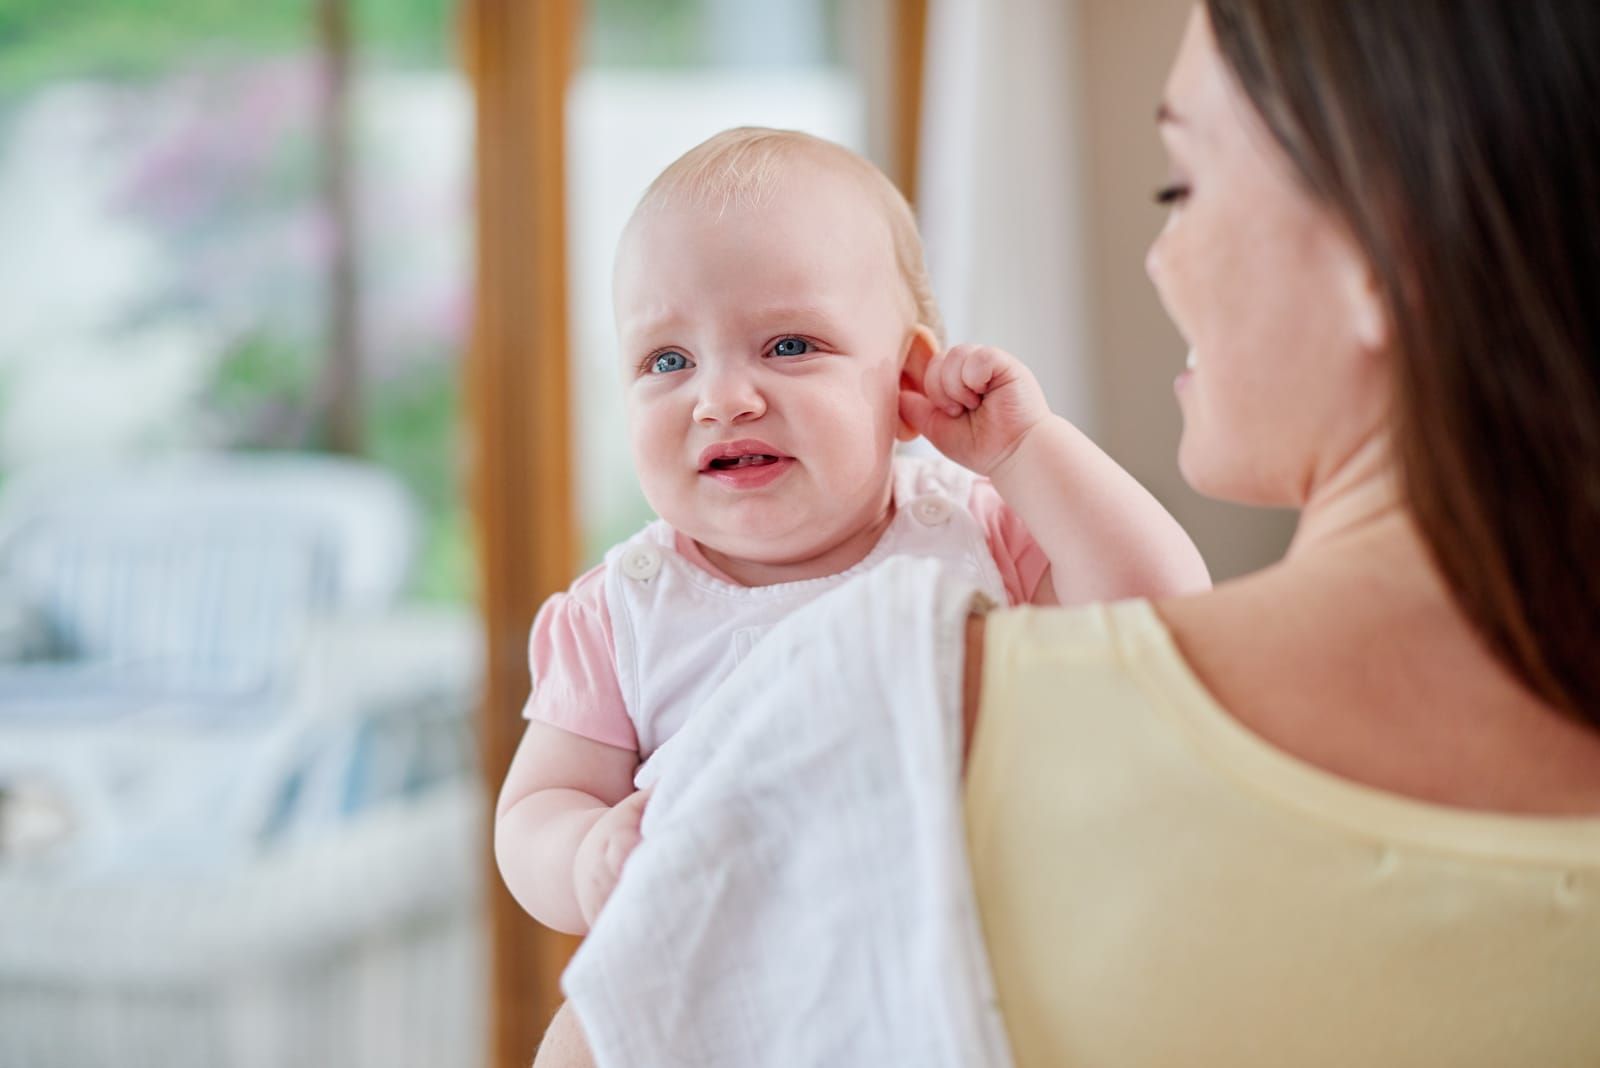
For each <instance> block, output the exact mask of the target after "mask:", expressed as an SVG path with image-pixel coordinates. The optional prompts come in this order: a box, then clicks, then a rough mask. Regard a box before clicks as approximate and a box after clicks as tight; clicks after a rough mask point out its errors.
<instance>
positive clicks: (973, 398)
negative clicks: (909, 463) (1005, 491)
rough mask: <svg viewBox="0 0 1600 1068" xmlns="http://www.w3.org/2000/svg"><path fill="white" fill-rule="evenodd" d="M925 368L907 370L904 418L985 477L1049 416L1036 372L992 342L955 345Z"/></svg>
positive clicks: (902, 407) (902, 399)
mask: <svg viewBox="0 0 1600 1068" xmlns="http://www.w3.org/2000/svg"><path fill="white" fill-rule="evenodd" d="M920 371H921V373H920V376H919V375H918V373H917V370H916V369H913V368H912V367H911V366H909V365H908V366H907V368H906V375H905V379H904V380H903V381H902V384H901V389H900V418H901V419H903V420H905V422H906V423H907V425H909V426H910V427H911V428H912V429H913V430H915V431H917V433H919V434H922V435H923V436H924V437H926V438H927V439H928V440H929V441H930V442H932V443H933V447H934V448H936V449H938V450H939V451H940V452H942V453H944V454H945V455H946V456H948V457H950V459H952V460H954V461H955V462H956V463H958V464H961V465H962V466H963V467H966V468H969V469H971V470H973V471H976V472H978V473H979V474H980V475H988V474H991V473H992V472H993V471H994V469H995V467H996V466H998V465H999V463H1000V462H1001V461H1002V460H1004V459H1005V458H1006V457H1007V456H1010V455H1011V454H1012V453H1013V452H1014V451H1016V448H1017V445H1018V444H1020V443H1021V441H1022V439H1023V437H1024V436H1025V435H1026V434H1027V433H1028V431H1030V430H1032V429H1033V428H1034V427H1035V426H1036V425H1038V424H1039V423H1040V422H1042V421H1043V420H1044V419H1045V417H1046V416H1048V415H1049V414H1050V408H1049V406H1048V405H1047V404H1046V403H1045V399H1044V391H1043V390H1041V389H1040V388H1039V382H1038V380H1037V379H1035V378H1034V377H1033V372H1031V371H1029V370H1028V369H1027V368H1026V367H1025V366H1023V364H1022V361H1021V360H1018V359H1017V358H1016V357H1015V356H1013V355H1011V354H1010V353H1009V352H1005V351H1003V350H1001V349H997V348H994V347H992V346H989V345H955V346H952V347H951V348H950V349H948V350H946V351H945V352H944V353H943V354H941V355H939V356H935V357H934V358H933V359H932V360H929V361H928V365H927V366H926V367H925V368H921V369H920Z"/></svg>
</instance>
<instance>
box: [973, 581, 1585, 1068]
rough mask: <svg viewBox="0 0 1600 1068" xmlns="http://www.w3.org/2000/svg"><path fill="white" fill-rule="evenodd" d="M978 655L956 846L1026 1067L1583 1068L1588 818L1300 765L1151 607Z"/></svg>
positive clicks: (1033, 625)
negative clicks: (1192, 662) (1233, 713)
mask: <svg viewBox="0 0 1600 1068" xmlns="http://www.w3.org/2000/svg"><path fill="white" fill-rule="evenodd" d="M986 633H987V638H986V641H985V663H984V673H983V688H982V697H981V700H980V710H981V715H980V718H979V724H978V731H977V735H976V737H975V738H974V742H973V749H972V753H971V758H970V763H969V767H968V779H967V796H966V802H967V835H968V841H969V846H970V850H971V861H972V869H973V881H974V886H975V889H976V893H977V898H978V905H979V911H980V912H981V915H982V923H983V929H984V936H985V940H986V942H987V944H988V949H989V955H990V961H991V965H992V967H993V970H994V978H995V987H996V991H997V993H998V996H999V999H1000V1009H1001V1013H1002V1015H1003V1017H1004V1018H1005V1022H1006V1028H1007V1031H1008V1032H1009V1034H1010V1037H1011V1041H1012V1047H1013V1052H1014V1054H1015V1056H1016V1063H1017V1065H1018V1068H1043V1066H1050V1068H1101V1066H1116V1068H1158V1066H1160V1068H1165V1066H1178V1065H1183V1066H1186V1068H1187V1066H1196V1065H1198V1066H1219V1068H1221V1066H1226V1068H1257V1066H1259V1068H1289V1066H1294V1068H1311V1066H1322V1065H1329V1066H1333V1065H1337V1066H1340V1068H1351V1066H1379V1065H1381V1066H1385V1068H1407V1066H1428V1068H1444V1066H1450V1068H1476V1066H1483V1068H1490V1066H1493V1068H1510V1066H1515V1068H1547V1066H1548V1068H1554V1066H1561V1068H1600V819H1588V818H1584V819H1578V818H1572V819H1562V818H1523V817H1515V816H1499V815H1489V814H1482V813H1472V812H1466V811H1462V810H1456V809H1450V808H1446V807H1442V806H1438V805H1431V804H1427V803H1423V802H1418V801H1412V800H1408V799H1405V798H1401V797H1397V796H1395V795H1392V794H1388V793H1384V792H1382V791H1379V790H1375V789H1370V788H1367V787H1364V786H1361V785H1359V784H1356V783H1352V782H1350V781H1348V780H1345V779H1341V778H1338V777H1336V776H1333V775H1330V774H1328V773H1326V772H1323V771H1321V770H1319V769H1317V768H1315V767H1312V766H1311V765H1308V764H1306V763H1303V762H1301V761H1299V760H1297V759H1295V758H1294V757H1292V756H1289V755H1288V754H1286V753H1284V752H1282V751H1281V750H1278V749H1276V748H1273V747H1272V746H1269V745H1268V744H1267V743H1265V742H1264V741H1262V740H1261V739H1259V738H1258V737H1257V736H1255V735H1254V734H1252V733H1250V732H1249V731H1248V730H1246V729H1245V728H1244V727H1243V726H1241V725H1240V724H1239V723H1238V722H1237V721H1236V720H1234V719H1233V718H1232V717H1230V716H1229V715H1228V714H1227V713H1226V712H1225V711H1223V710H1222V709H1221V708H1220V707H1219V706H1218V705H1217V704H1216V702H1215V700H1214V699H1213V698H1212V697H1211V696H1210V695H1209V694H1208V693H1207V691H1206V690H1205V689H1204V688H1203V687H1202V686H1201V684H1200V682H1199V680H1198V679H1197V678H1196V677H1195V676H1194V675H1193V673H1192V672H1191V671H1190V670H1189V668H1188V666H1187V664H1186V663H1185V662H1184V660H1183V658H1182V656H1181V655H1180V654H1179V652H1178V650H1177V648H1176V646H1175V645H1174V644H1173V642H1172V639H1171V637H1170V636H1169V635H1168V633H1167V631H1166V629H1165V627H1164V626H1163V625H1162V623H1161V621H1160V619H1159V617H1158V616H1157V615H1156V613H1155V612H1154V611H1153V610H1152V608H1151V607H1150V606H1149V604H1148V603H1146V602H1143V601H1129V602H1125V603H1122V604H1117V605H1112V606H1109V607H1106V606H1095V607H1091V608H1086V609H1027V608H1023V609H1016V610H1013V611H1008V612H999V613H996V614H994V615H991V616H990V617H989V623H988V628H987V632H986Z"/></svg>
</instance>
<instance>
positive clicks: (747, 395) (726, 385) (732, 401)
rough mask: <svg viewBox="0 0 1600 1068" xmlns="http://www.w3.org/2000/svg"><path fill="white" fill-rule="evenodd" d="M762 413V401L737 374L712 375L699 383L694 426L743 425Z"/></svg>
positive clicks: (746, 378) (744, 377) (729, 371)
mask: <svg viewBox="0 0 1600 1068" xmlns="http://www.w3.org/2000/svg"><path fill="white" fill-rule="evenodd" d="M766 411H767V401H766V397H765V396H763V395H762V392H761V390H760V389H759V388H757V386H756V384H755V382H754V381H752V380H751V376H750V375H748V374H746V373H744V372H743V371H741V370H734V369H727V370H721V371H716V372H713V373H712V374H709V375H705V376H703V377H702V378H701V379H700V399H699V401H698V402H697V403H696V404H695V407H694V420H695V422H697V423H707V424H710V423H740V422H747V421H749V420H751V419H757V418H760V417H761V416H762V415H764V414H766Z"/></svg>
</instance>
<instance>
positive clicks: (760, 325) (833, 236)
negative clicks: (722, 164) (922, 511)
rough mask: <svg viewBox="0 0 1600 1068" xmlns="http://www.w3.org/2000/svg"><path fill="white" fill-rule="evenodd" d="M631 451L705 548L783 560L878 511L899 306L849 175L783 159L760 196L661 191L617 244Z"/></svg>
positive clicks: (881, 238)
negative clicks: (700, 199) (752, 201)
mask: <svg viewBox="0 0 1600 1068" xmlns="http://www.w3.org/2000/svg"><path fill="white" fill-rule="evenodd" d="M614 296H615V302H616V314H617V332H618V340H619V343H620V347H621V353H622V361H623V375H624V380H625V382H626V390H627V407H628V418H629V435H630V439H631V444H632V449H633V460H634V465H635V468H636V470H637V471H638V475H639V481H640V483H641V485H642V486H643V489H644V494H645V497H646V499H647V500H649V502H650V505H651V507H653V508H654V509H655V511H656V513H657V514H658V515H660V516H661V517H662V518H663V519H665V520H666V521H667V522H668V523H670V524H671V525H672V526H673V527H675V528H677V529H678V530H680V531H682V532H683V533H685V534H687V535H689V536H690V537H691V538H693V539H694V540H695V541H697V542H699V543H700V544H701V545H703V546H707V547H709V548H711V549H713V550H715V551H717V552H720V553H723V554H726V555H728V556H731V557H737V558H740V559H744V560H751V561H758V562H760V563H763V564H788V563H798V562H801V561H805V560H809V559H812V558H813V557H815V556H818V555H820V554H822V553H824V552H827V551H828V550H830V549H832V548H834V547H835V546H837V545H839V544H841V543H842V542H844V541H845V540H846V539H848V538H849V537H851V536H852V535H854V534H856V533H858V532H860V531H861V530H863V529H864V528H865V527H867V526H870V525H871V524H872V523H874V522H875V521H876V520H878V519H879V518H880V517H881V516H882V515H883V512H884V509H885V508H886V507H887V504H888V495H889V477H890V460H891V452H892V449H893V446H894V441H895V435H896V430H897V428H898V426H899V423H898V417H897V401H898V395H899V380H900V370H901V364H902V362H903V360H904V357H905V352H906V350H907V345H908V342H909V340H910V338H911V337H912V335H913V330H914V322H913V312H912V307H911V301H910V297H909V295H908V294H907V293H906V291H905V287H904V285H903V284H902V282H901V280H900V276H899V273H898V271H897V268H896V265H895V258H894V248H893V243H892V241H891V238H890V234H889V227H888V225H887V223H886V222H885V221H884V220H883V218H882V217H881V216H880V215H879V214H878V213H877V211H876V210H874V206H873V204H872V203H871V201H870V200H869V199H868V197H867V195H866V194H865V193H863V192H862V191H860V189H859V188H858V187H857V186H855V185H854V184H853V183H852V182H851V181H850V180H849V179H848V178H846V177H844V176H841V175H837V174H833V173H831V172H829V171H826V170H824V169H823V168H821V167H818V166H816V165H813V164H808V163H804V162H801V163H797V164H795V165H794V173H793V174H792V175H790V176H787V177H785V178H784V179H783V180H781V181H780V182H779V184H778V188H777V189H775V190H773V191H772V194H771V195H770V196H769V197H768V198H767V200H766V202H765V203H763V204H761V205H758V206H752V205H747V204H731V205H729V206H728V207H727V208H726V209H725V210H720V211H719V210H718V209H717V208H716V207H701V206H698V205H694V204H690V203H683V202H670V201H669V202H667V203H664V204H661V205H658V206H657V207H656V208H655V209H654V210H653V211H650V212H648V213H646V214H645V215H642V216H640V217H637V218H635V219H634V221H633V223H632V224H630V226H629V228H628V231H627V233H626V234H625V235H624V237H623V240H622V245H621V247H620V249H619V250H618V256H617V271H616V282H615V293H614Z"/></svg>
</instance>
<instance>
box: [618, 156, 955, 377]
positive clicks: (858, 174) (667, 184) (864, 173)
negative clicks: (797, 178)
mask: <svg viewBox="0 0 1600 1068" xmlns="http://www.w3.org/2000/svg"><path fill="white" fill-rule="evenodd" d="M798 157H806V158H809V159H812V160H814V161H817V162H820V163H826V164H832V165H834V166H836V167H838V168H839V169H840V170H841V171H843V172H845V173H847V174H849V175H850V176H852V177H854V178H855V179H857V180H858V181H859V183H860V185H861V189H862V192H864V193H866V194H867V195H868V196H869V197H870V198H871V199H872V200H873V201H874V202H875V206H876V207H877V209H878V210H879V212H880V213H881V215H882V216H883V220H884V222H886V223H887V224H888V226H889V236H890V239H891V241H892V242H893V244H894V258H895V265H896V266H897V267H898V268H899V270H900V277H901V278H902V279H903V280H904V281H905V284H906V289H907V290H908V292H909V293H910V295H911V301H912V304H913V306H914V307H915V309H916V318H917V322H918V323H919V324H921V325H923V326H926V327H927V328H928V329H929V330H931V331H933V335H934V337H935V338H936V339H937V340H938V342H939V344H940V345H941V346H942V345H943V344H944V323H943V321H942V320H941V319H940V317H939V305H938V303H937V302H936V301H935V300H934V299H933V285H932V283H931V282H930V281H929V279H928V268H927V264H926V263H925V262H924V261H923V254H922V236H921V235H920V234H919V233H918V232H917V220H916V217H915V216H914V215H913V214H912V212H911V205H910V204H908V203H906V198H905V197H904V195H902V194H901V192H900V190H899V189H897V188H895V185H894V183H893V182H891V181H890V180H889V178H888V176H887V175H885V174H884V173H883V172H882V171H880V170H879V169H878V168H877V167H875V166H873V165H872V163H870V162H869V161H868V160H866V159H864V158H862V157H861V156H858V155H857V154H856V153H854V152H852V151H850V150H849V149H848V148H845V147H844V146H843V145H838V144H835V143H834V142H832V141H826V140H823V139H822V138H820V137H813V136H812V135H811V134H807V133H801V132H800V131H798V130H773V129H768V128H766V127H764V126H737V127H734V128H733V129H731V130H723V131H722V132H721V133H719V134H716V135H715V136H713V137H711V138H708V139H707V140H705V141H702V142H700V143H699V144H698V145H696V146H695V147H693V148H691V149H690V150H689V151H687V152H685V153H684V154H683V155H681V156H679V157H678V158H677V159H676V160H674V161H673V162H672V163H671V164H669V165H668V166H667V169H666V170H664V171H662V172H661V173H660V174H659V175H657V176H656V180H655V181H653V182H651V183H650V187H649V188H648V189H646V190H645V191H644V196H642V197H641V198H640V199H639V206H638V207H637V208H635V209H634V215H635V216H639V215H643V214H646V213H648V212H649V211H651V210H653V209H654V208H655V207H657V206H658V205H660V204H663V203H667V202H670V201H675V200H682V199H687V200H688V201H689V202H690V203H693V204H697V205H702V206H710V207H714V208H716V209H717V210H719V211H720V210H724V209H726V208H727V207H729V206H730V205H739V204H746V205H760V204H763V203H765V202H766V200H767V198H768V197H770V196H771V195H772V192H773V190H774V189H775V188H776V186H777V184H778V178H779V176H780V175H781V174H782V168H781V166H780V164H782V163H785V162H787V161H789V160H793V159H795V158H798Z"/></svg>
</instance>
